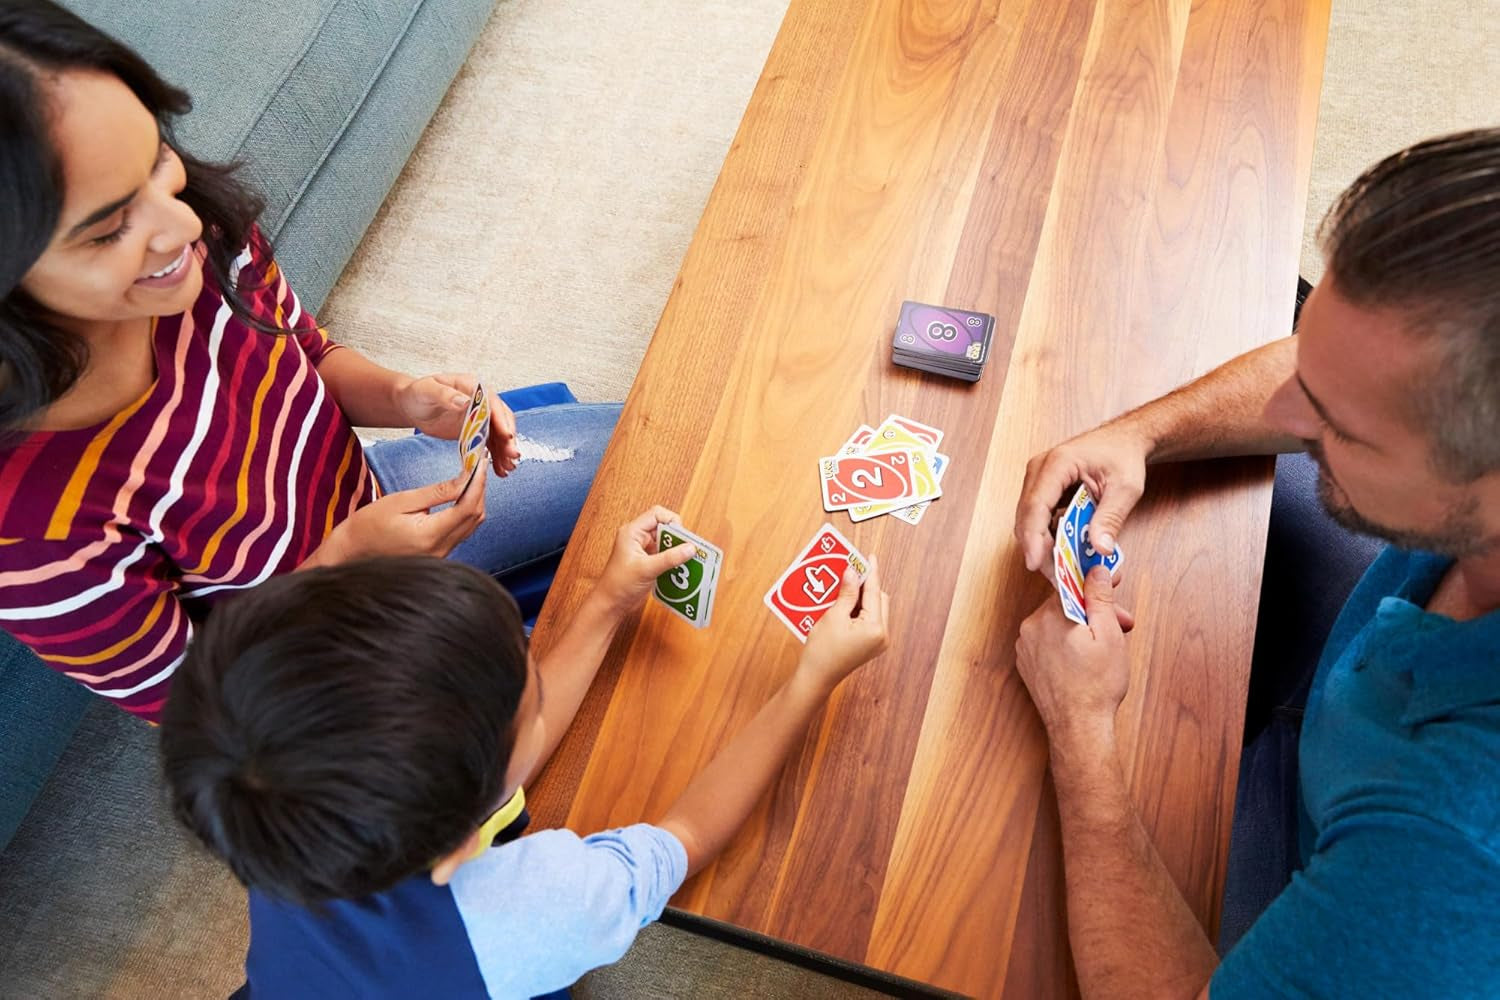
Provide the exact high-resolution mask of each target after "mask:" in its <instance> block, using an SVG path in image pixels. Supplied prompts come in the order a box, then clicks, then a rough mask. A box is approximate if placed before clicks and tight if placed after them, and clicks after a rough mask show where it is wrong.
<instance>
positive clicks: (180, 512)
mask: <svg viewBox="0 0 1500 1000" xmlns="http://www.w3.org/2000/svg"><path fill="white" fill-rule="evenodd" d="M237 264H238V272H237V273H238V276H239V277H238V280H237V282H236V287H238V288H240V289H243V295H244V298H245V300H246V301H247V302H248V303H249V304H250V305H251V306H252V308H253V309H254V311H255V313H256V315H257V316H261V317H264V318H266V319H268V320H275V321H276V322H277V323H278V324H279V325H281V326H284V327H286V328H287V329H289V330H291V331H293V333H291V334H289V335H285V336H279V335H275V334H267V333H260V332H258V331H256V330H254V329H253V328H251V327H249V326H247V325H246V324H245V323H243V322H242V321H241V320H239V319H238V318H237V317H235V316H234V315H233V314H232V313H231V312H230V310H229V307H228V305H226V304H225V302H224V298H223V296H222V294H221V293H220V292H219V290H218V288H217V286H216V285H215V284H214V281H213V277H212V275H211V274H209V273H208V272H207V271H206V270H205V272H204V287H203V292H202V294H200V295H199V296H198V300H197V302H195V303H194V305H193V308H192V309H191V310H190V311H188V312H186V313H183V314H181V315H178V316H168V317H162V318H160V319H159V320H157V322H156V324H155V327H154V329H153V330H152V338H153V345H154V350H155V355H156V372H157V377H156V381H155V382H154V383H153V384H152V386H151V388H150V389H148V390H147V391H146V393H145V395H143V396H142V397H141V398H139V399H137V400H136V401H135V402H134V403H132V404H131V405H130V406H128V407H127V408H126V409H125V410H123V411H121V412H120V413H118V414H116V415H115V417H114V418H112V419H111V420H109V421H107V422H105V423H104V424H101V425H98V426H95V427H89V428H84V429H80V430H66V431H44V432H38V433H33V434H30V435H27V436H26V437H24V438H21V439H19V440H18V441H15V442H13V443H9V444H6V445H4V446H0V626H3V627H4V628H5V629H6V631H8V632H10V633H11V634H12V635H14V636H15V637H16V638H18V639H19V640H20V641H22V642H24V643H25V644H26V645H28V646H30V647H31V648H32V649H34V650H35V651H36V652H37V653H38V655H40V656H41V657H42V659H43V660H45V661H46V662H47V663H48V664H49V665H51V666H52V667H54V668H55V669H57V670H60V671H62V672H64V673H65V674H67V675H68V676H69V677H72V678H74V679H76V680H78V681H80V682H82V683H83V684H85V685H87V686H88V687H90V688H92V689H93V690H94V691H95V692H97V693H98V694H101V695H103V696H104V697H106V698H110V699H113V700H115V701H116V702H117V703H118V704H119V705H121V706H122V707H124V708H125V709H127V710H129V711H131V712H134V713H136V714H137V715H141V716H144V717H146V718H148V719H153V720H154V719H155V718H156V717H157V715H158V713H159V712H160V711H161V707H162V703H163V702H164V701H165V699H166V692H167V685H168V683H169V682H170V679H171V676H172V672H173V671H174V670H176V668H177V665H178V664H179V663H180V662H181V661H182V657H183V653H184V651H185V650H186V648H187V644H188V642H189V641H190V640H191V638H192V633H193V622H194V621H195V620H201V619H202V617H203V615H205V614H206V613H207V612H208V609H209V608H210V607H212V606H213V603H214V602H215V601H216V600H218V599H219V598H220V597H223V596H225V595H228V594H232V593H234V592H235V591H238V590H243V589H245V588H248V587H253V586H254V585H256V584H257V583H260V582H261V581H263V580H265V579H267V578H268V577H270V576H271V575H273V574H275V573H283V572H286V571H288V570H291V569H293V568H294V567H296V566H297V564H298V563H300V562H301V561H302V560H303V559H305V558H306V557H307V556H308V555H309V554H310V553H311V552H312V551H313V550H314V549H316V548H317V547H318V545H319V544H320V543H321V542H322V541H323V539H324V538H325V537H326V536H327V535H328V533H329V532H330V531H331V530H332V529H333V526H334V525H335V524H338V523H339V522H340V521H342V520H343V519H344V518H346V517H348V516H349V514H350V513H351V512H352V511H354V510H355V509H357V508H359V507H360V506H362V505H363V504H365V503H368V502H369V501H370V500H372V499H373V498H374V497H375V496H377V495H378V492H379V490H378V487H377V485H376V483H375V479H374V476H372V475H371V473H370V470H369V468H368V466H366V464H365V458H364V452H363V451H362V450H361V448H360V444H359V440H358V439H357V438H356V437H355V436H354V432H353V429H352V428H351V427H350V426H349V422H348V421H347V420H346V419H345V418H344V415H343V412H342V411H340V409H339V408H338V404H337V403H336V402H335V401H334V399H333V397H332V396H331V395H330V394H329V392H328V390H327V387H326V386H325V385H324V384H323V381H322V379H321V378H319V377H318V372H317V369H316V365H317V363H318V361H319V360H321V359H322V358H323V357H324V356H325V355H327V354H328V353H329V352H330V351H332V350H336V349H337V345H336V344H333V343H331V342H330V341H329V340H328V337H327V335H326V334H325V333H324V332H323V331H322V330H320V329H319V328H318V325H317V322H316V321H315V320H314V319H313V317H311V316H309V315H308V314H307V313H305V312H304V311H303V310H302V308H301V306H300V304H299V303H298V301H297V297H296V295H295V294H294V293H293V292H292V290H291V288H290V287H289V286H288V285H287V282H286V280H285V278H284V277H282V275H281V274H280V272H279V269H278V268H277V267H276V264H275V263H274V262H273V261H272V260H271V259H270V255H269V248H268V247H267V245H266V244H265V242H264V241H263V240H262V238H261V237H260V234H259V233H258V232H257V233H255V234H254V235H253V236H252V239H251V244H250V245H249V246H247V247H246V248H245V251H244V252H243V253H242V254H241V255H240V258H239V260H238V262H237Z"/></svg>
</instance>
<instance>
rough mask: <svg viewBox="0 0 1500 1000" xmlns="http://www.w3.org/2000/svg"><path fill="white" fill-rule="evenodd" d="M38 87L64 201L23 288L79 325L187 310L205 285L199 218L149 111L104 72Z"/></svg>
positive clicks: (59, 79)
mask: <svg viewBox="0 0 1500 1000" xmlns="http://www.w3.org/2000/svg"><path fill="white" fill-rule="evenodd" d="M41 86H42V88H43V90H44V92H45V93H46V95H47V98H48V100H49V104H50V109H49V110H50V119H51V127H52V141H53V145H54V148H55V149H56V151H57V156H58V160H59V162H60V164H61V167H62V175H63V177H62V179H63V192H64V193H63V205H62V212H61V214H60V216H59V218H58V225H57V229H56V230H55V231H54V232H53V234H52V240H51V242H50V243H49V244H48V246H47V249H46V250H45V251H44V252H43V254H42V256H41V257H39V258H38V259H37V261H36V263H35V264H34V265H32V267H31V269H30V270H29V271H28V272H27V273H26V277H25V278H24V279H22V281H21V288H22V289H23V290H25V292H26V293H27V294H28V295H30V296H31V297H32V298H33V299H35V300H36V302H37V303H39V304H40V305H41V306H43V307H44V308H46V309H47V310H49V311H50V312H52V313H54V314H55V315H56V316H57V317H59V319H60V320H62V321H63V322H64V323H65V324H66V323H69V321H72V323H71V325H76V326H79V327H83V328H86V327H88V326H90V325H93V324H97V323H118V322H122V321H127V320H132V319H140V318H144V317H150V316H170V315H174V314H176V313H180V312H184V311H186V310H187V309H188V308H189V307H191V306H192V304H193V302H194V300H195V299H197V297H198V293H199V292H200V291H201V290H202V288H203V262H202V259H201V253H200V251H199V250H198V248H197V247H196V243H197V241H198V239H199V237H201V236H202V235H203V223H202V222H201V221H200V220H199V218H198V216H197V214H196V213H195V212H194V211H193V210H192V209H191V208H189V207H188V206H187V205H186V204H185V203H184V202H182V201H179V200H178V198H177V195H178V194H179V193H180V192H181V191H182V190H183V187H184V186H185V185H186V183H187V176H186V173H185V172H184V169H183V165H182V161H181V160H180V159H178V157H177V154H176V152H175V151H173V149H172V148H171V147H170V146H169V145H167V144H166V143H165V142H164V141H163V140H162V138H161V133H160V131H159V130H158V127H157V123H156V119H155V118H154V117H152V115H151V113H150V112H149V111H147V110H146V108H145V106H144V105H143V104H141V102H140V100H139V99H138V98H137V97H136V96H135V94H134V93H133V92H132V91H131V90H130V88H129V87H127V86H125V84H124V83H122V82H121V81H120V80H119V79H117V78H116V77H113V76H110V75H107V74H103V73H93V72H64V73H61V74H58V75H56V76H52V77H46V78H43V82H42V84H41Z"/></svg>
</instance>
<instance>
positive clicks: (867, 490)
mask: <svg viewBox="0 0 1500 1000" xmlns="http://www.w3.org/2000/svg"><path fill="white" fill-rule="evenodd" d="M818 479H819V481H820V482H821V483H822V487H823V509H824V510H829V511H833V510H845V509H847V508H849V507H854V506H858V505H860V504H868V503H888V502H890V501H892V500H900V499H903V498H905V497H910V496H914V495H916V494H917V493H918V492H919V490H918V486H917V482H916V474H915V473H914V472H913V470H912V450H911V449H910V448H897V449H892V450H891V451H877V452H870V453H868V454H857V455H833V456H831V457H829V458H820V459H819V460H818ZM917 499H919V500H920V499H924V498H923V497H920V496H919V497H917Z"/></svg>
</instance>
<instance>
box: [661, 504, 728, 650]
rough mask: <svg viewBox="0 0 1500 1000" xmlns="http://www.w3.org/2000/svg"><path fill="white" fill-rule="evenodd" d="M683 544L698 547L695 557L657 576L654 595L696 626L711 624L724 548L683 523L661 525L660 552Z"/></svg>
mask: <svg viewBox="0 0 1500 1000" xmlns="http://www.w3.org/2000/svg"><path fill="white" fill-rule="evenodd" d="M683 545H690V546H692V547H693V548H694V550H695V551H694V552H693V557H692V558H691V559H689V560H688V561H687V562H685V563H683V564H682V565H681V566H678V567H677V568H676V569H672V570H668V571H667V572H665V573H663V574H662V575H661V576H659V577H657V578H656V588H655V589H654V590H653V591H652V596H653V597H655V598H656V599H657V600H658V601H660V602H661V603H662V604H663V605H665V606H666V608H667V610H668V611H671V612H672V613H673V614H674V615H676V616H677V617H679V618H681V619H682V620H683V621H685V622H687V623H688V624H689V625H691V626H693V627H694V628H708V623H709V622H710V621H711V620H712V619H713V613H714V594H715V593H717V592H718V589H719V567H720V566H722V565H723V563H724V551H723V550H722V549H720V548H719V547H718V546H717V545H715V544H713V543H712V542H709V541H705V540H704V539H702V538H699V537H698V536H697V535H695V534H693V533H692V532H691V531H688V530H687V529H686V528H684V527H683V526H682V525H680V524H661V525H658V526H657V528H656V549H657V551H658V552H664V551H666V550H667V549H670V548H675V547H678V546H683Z"/></svg>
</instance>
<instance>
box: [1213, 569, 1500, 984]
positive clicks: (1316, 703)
mask: <svg viewBox="0 0 1500 1000" xmlns="http://www.w3.org/2000/svg"><path fill="white" fill-rule="evenodd" d="M1450 565H1451V562H1450V561H1449V560H1447V559H1444V558H1440V557H1438V556H1434V555H1431V554H1428V553H1422V552H1402V551H1399V550H1397V549H1387V550H1386V551H1385V552H1384V553H1382V554H1381V556H1380V557H1379V558H1378V559H1376V561H1375V563H1374V564H1373V565H1372V566H1371V567H1370V569H1369V571H1368V572H1367V573H1366V574H1365V576H1364V578H1363V579H1362V580H1361V581H1360V583H1359V586H1358V587H1356V588H1355V590H1354V593H1353V594H1352V595H1351V596H1350V598H1349V602H1348V603H1347V604H1346V605H1345V606H1344V610H1343V611H1342V612H1341V613H1340V614H1339V618H1338V621H1337V622H1336V623H1335V624H1334V627H1333V631H1332V633H1331V634H1330V635H1329V638H1328V645H1327V647H1326V648H1325V649H1324V651H1323V658H1322V660H1321V662H1320V663H1319V664H1318V671H1317V674H1316V675H1315V676H1314V678H1313V685H1312V689H1311V693H1310V694H1309V696H1308V701H1307V714H1306V716H1305V717H1304V719H1303V723H1302V739H1301V751H1300V759H1299V761H1300V766H1301V776H1302V815H1301V817H1300V819H1301V827H1300V833H1301V839H1302V862H1303V866H1302V870H1301V871H1299V872H1297V873H1296V874H1295V875H1293V876H1292V881H1291V884H1290V885H1288V886H1287V888H1286V889H1285V890H1283V891H1282V893H1281V895H1280V896H1278V897H1277V898H1276V900H1275V902H1273V903H1272V904H1271V905H1270V907H1268V908H1267V910H1266V912H1265V913H1264V914H1263V915H1262V916H1261V918H1260V919H1259V920H1258V921H1256V922H1255V925H1254V926H1253V927H1251V928H1250V931H1249V932H1248V933H1247V934H1246V935H1245V936H1244V937H1243V938H1242V939H1241V940H1240V943H1239V945H1238V946H1236V947H1235V948H1234V949H1233V950H1232V951H1230V953H1229V954H1228V955H1226V956H1225V958H1224V962H1223V964H1222V965H1221V966H1220V967H1219V970H1218V972H1217V973H1216V974H1215V975H1214V978H1213V983H1212V985H1211V988H1210V991H1209V993H1210V996H1211V998H1212V1000H1238V998H1240V997H1256V998H1259V997H1271V996H1308V997H1360V998H1369V997H1423V998H1427V997H1500V611H1495V612H1491V613H1490V614H1488V615H1485V616H1484V617H1482V618H1478V619H1475V620H1473V621H1467V622H1455V621H1453V620H1452V619H1451V618H1447V617H1445V616H1443V615H1434V614H1429V613H1427V612H1426V611H1424V610H1423V608H1424V606H1425V605H1426V603H1427V601H1428V599H1429V598H1430V597H1431V596H1432V594H1433V591H1434V590H1436V588H1437V585H1438V582H1439V581H1440V580H1441V579H1442V577H1443V574H1444V572H1446V570H1447V569H1448V567H1449V566H1450Z"/></svg>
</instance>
